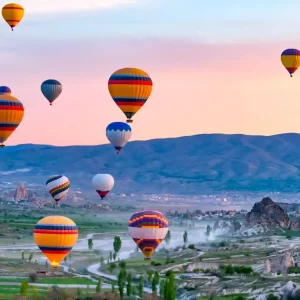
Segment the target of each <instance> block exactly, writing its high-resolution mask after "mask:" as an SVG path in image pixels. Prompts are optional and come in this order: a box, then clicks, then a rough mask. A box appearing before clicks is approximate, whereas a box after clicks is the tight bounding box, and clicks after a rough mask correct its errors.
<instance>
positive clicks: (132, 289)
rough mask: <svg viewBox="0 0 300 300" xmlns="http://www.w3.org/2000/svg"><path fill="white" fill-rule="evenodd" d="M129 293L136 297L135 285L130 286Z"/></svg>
mask: <svg viewBox="0 0 300 300" xmlns="http://www.w3.org/2000/svg"><path fill="white" fill-rule="evenodd" d="M131 291H132V295H133V296H136V285H135V284H133V285H132V288H131Z"/></svg>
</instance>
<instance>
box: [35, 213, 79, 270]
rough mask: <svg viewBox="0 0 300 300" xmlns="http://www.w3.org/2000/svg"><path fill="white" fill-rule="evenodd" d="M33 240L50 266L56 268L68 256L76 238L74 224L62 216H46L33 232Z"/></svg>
mask: <svg viewBox="0 0 300 300" xmlns="http://www.w3.org/2000/svg"><path fill="white" fill-rule="evenodd" d="M33 236H34V240H35V242H36V244H37V246H38V247H39V248H40V250H41V251H42V252H43V254H44V255H45V256H46V257H47V258H48V260H49V262H50V264H51V266H52V267H53V268H57V267H58V265H59V263H60V262H61V261H62V260H63V259H64V257H65V256H66V255H68V254H69V252H70V251H71V249H72V247H73V246H74V245H75V244H76V241H77V238H78V229H77V226H76V224H75V223H74V222H73V221H72V220H71V219H69V218H66V217H63V216H48V217H45V218H43V219H41V220H40V221H39V222H38V223H37V224H36V225H35V228H34V231H33Z"/></svg>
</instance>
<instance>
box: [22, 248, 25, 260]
mask: <svg viewBox="0 0 300 300" xmlns="http://www.w3.org/2000/svg"><path fill="white" fill-rule="evenodd" d="M21 254H22V260H25V252H24V250H22V251H21Z"/></svg>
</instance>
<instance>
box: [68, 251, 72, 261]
mask: <svg viewBox="0 0 300 300" xmlns="http://www.w3.org/2000/svg"><path fill="white" fill-rule="evenodd" d="M71 259H72V251H70V253H69V260H71Z"/></svg>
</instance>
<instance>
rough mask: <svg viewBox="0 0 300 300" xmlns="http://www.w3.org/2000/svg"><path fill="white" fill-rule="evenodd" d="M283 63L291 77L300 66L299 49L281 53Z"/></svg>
mask: <svg viewBox="0 0 300 300" xmlns="http://www.w3.org/2000/svg"><path fill="white" fill-rule="evenodd" d="M281 62H282V64H283V66H284V67H285V68H286V69H287V71H288V72H289V73H290V77H293V74H294V73H295V72H296V71H297V69H298V68H299V66H300V51H299V50H298V49H286V50H284V51H283V52H282V53H281Z"/></svg>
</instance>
